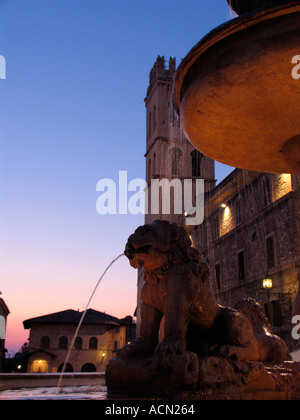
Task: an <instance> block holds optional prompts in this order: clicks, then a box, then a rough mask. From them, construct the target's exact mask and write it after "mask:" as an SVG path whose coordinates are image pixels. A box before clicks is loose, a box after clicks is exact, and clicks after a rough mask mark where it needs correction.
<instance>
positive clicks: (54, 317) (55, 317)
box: [23, 309, 124, 329]
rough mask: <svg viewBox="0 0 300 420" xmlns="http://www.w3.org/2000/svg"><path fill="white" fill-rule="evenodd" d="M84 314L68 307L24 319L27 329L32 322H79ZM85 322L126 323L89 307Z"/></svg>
mask: <svg viewBox="0 0 300 420" xmlns="http://www.w3.org/2000/svg"><path fill="white" fill-rule="evenodd" d="M82 314H83V312H79V311H74V310H73V309H68V310H66V311H62V312H55V313H53V314H49V315H43V316H39V317H36V318H31V319H27V320H26V321H23V325H24V328H25V329H29V328H31V326H32V324H78V323H79V321H80V319H81V316H82ZM83 324H106V325H108V324H109V325H116V326H118V325H121V324H124V320H120V319H118V318H115V317H113V316H111V315H108V314H105V313H103V312H99V311H95V310H94V309H88V310H87V312H86V314H85V317H84V319H83Z"/></svg>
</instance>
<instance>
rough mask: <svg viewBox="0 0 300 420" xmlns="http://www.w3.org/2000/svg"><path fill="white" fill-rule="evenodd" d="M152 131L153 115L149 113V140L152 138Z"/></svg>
mask: <svg viewBox="0 0 300 420" xmlns="http://www.w3.org/2000/svg"><path fill="white" fill-rule="evenodd" d="M151 129H152V114H151V112H149V117H148V138H149V139H150V137H151Z"/></svg>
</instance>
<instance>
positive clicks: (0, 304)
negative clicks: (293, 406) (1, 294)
mask: <svg viewBox="0 0 300 420" xmlns="http://www.w3.org/2000/svg"><path fill="white" fill-rule="evenodd" d="M9 313H10V311H9V309H8V307H7V306H6V304H5V302H4V300H3V299H1V298H0V315H3V316H4V317H5V318H6V317H7V315H8V314H9Z"/></svg>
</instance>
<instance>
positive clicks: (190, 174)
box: [136, 56, 215, 335]
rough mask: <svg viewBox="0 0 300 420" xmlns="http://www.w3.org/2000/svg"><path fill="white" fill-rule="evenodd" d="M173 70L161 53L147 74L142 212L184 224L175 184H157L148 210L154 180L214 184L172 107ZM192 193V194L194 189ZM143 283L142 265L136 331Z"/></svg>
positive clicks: (210, 168)
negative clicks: (144, 200)
mask: <svg viewBox="0 0 300 420" xmlns="http://www.w3.org/2000/svg"><path fill="white" fill-rule="evenodd" d="M175 72H176V59H175V58H170V59H169V61H168V62H166V61H165V58H164V57H160V56H158V57H157V60H156V62H155V63H154V66H153V68H152V69H151V71H150V76H149V86H148V89H147V95H146V98H145V106H146V119H147V121H146V154H145V158H146V181H147V185H148V214H146V215H145V223H151V222H152V221H154V220H156V219H163V220H168V221H170V222H176V223H179V224H181V225H185V221H186V216H187V215H186V214H185V209H184V206H182V212H181V213H180V214H178V212H177V211H176V212H175V211H174V210H175V209H174V207H175V204H174V203H175V201H176V197H175V200H174V194H175V188H173V187H171V188H169V191H170V195H168V194H164V191H163V189H162V188H160V197H159V207H158V209H157V212H153V211H151V205H152V204H153V203H152V202H151V200H152V196H151V192H152V191H153V187H152V185H153V180H158V181H161V180H168V181H170V182H172V180H180V181H181V184H182V185H183V181H184V180H185V179H189V180H193V181H196V179H204V189H205V192H209V191H211V190H212V189H213V188H214V187H215V165H214V161H213V160H211V159H209V158H207V157H206V156H204V155H203V154H202V153H200V152H199V151H198V150H196V149H195V148H194V147H193V146H192V144H191V143H190V142H189V140H188V139H187V138H186V136H185V135H184V133H183V130H182V128H181V126H180V119H179V116H178V115H177V114H176V112H175V110H174V109H173V106H172V89H173V78H174V75H175ZM151 184H152V185H151ZM193 187H194V185H193ZM194 189H195V188H194ZM165 192H166V191H165ZM165 195H167V199H168V200H169V202H170V212H169V213H167V214H164V213H163V211H162V204H163V199H165V198H166V197H164V196H165ZM183 195H184V191H182V198H183ZM193 197H195V191H193ZM143 284H144V281H143V269H140V270H139V273H138V298H137V311H136V315H137V335H138V334H139V326H140V305H141V298H140V293H141V288H142V286H143Z"/></svg>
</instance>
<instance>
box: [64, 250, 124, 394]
mask: <svg viewBox="0 0 300 420" xmlns="http://www.w3.org/2000/svg"><path fill="white" fill-rule="evenodd" d="M124 255H125V253H124V252H122V254H120V255H119V256H118V257H116V258H115V259H113V260H112V261H111V263H110V264H109V265H108V266H107V267H106V269H105V270H104V272H103V273H102V275H101V276H100V278H99V280H98V282H97V284H96V286H95V288H94V290H93V292H92V294H91V296H90V298H89V300H88V303H87V305H86V308H85V310H84V312H83V314H82V317H81V318H80V321H79V324H78V326H77V328H76V331H75V334H74V337H73V340H72V342H71V345H70V347H69V351H68V353H67V356H66V359H65V361H64V364H63V368H62V371H61V374H60V377H59V381H58V385H57V391H56V393H57V394H58V393H59V392H60V387H61V382H62V378H63V374H64V372H65V369H66V366H67V363H68V360H69V358H70V355H71V352H72V349H73V347H74V343H75V340H76V338H77V335H78V333H79V330H80V327H81V324H82V322H83V320H84V317H85V315H86V313H87V310H88V308H89V306H90V303H91V301H92V299H93V297H94V294H95V293H96V290H97V289H98V286H99V284H100V283H101V281H102V279H103V277H104V276H105V274H106V273H107V271H108V270H109V269H110V268H111V267H112V266H113V264H114V263H115V262H116V261H118V260H119V259H120V258H121V257H123V256H124Z"/></svg>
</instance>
